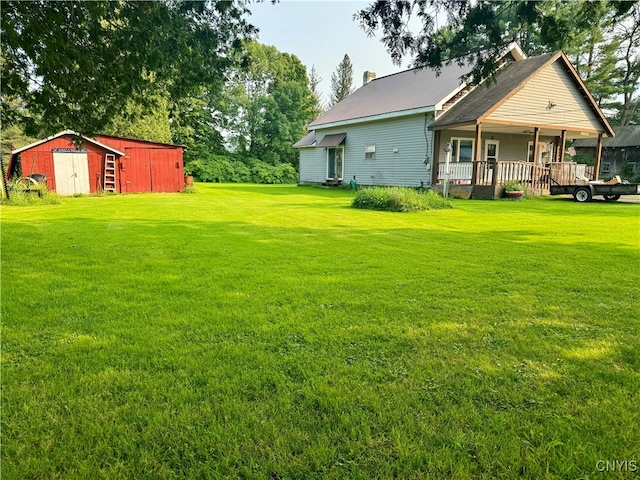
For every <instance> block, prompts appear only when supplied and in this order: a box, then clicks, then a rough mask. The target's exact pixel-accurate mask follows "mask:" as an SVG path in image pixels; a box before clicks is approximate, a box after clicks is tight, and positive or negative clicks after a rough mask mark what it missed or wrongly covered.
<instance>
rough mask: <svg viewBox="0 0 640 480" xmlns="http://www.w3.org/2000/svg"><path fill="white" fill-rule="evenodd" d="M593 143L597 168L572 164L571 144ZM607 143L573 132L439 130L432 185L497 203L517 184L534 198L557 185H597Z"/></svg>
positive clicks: (487, 126)
mask: <svg viewBox="0 0 640 480" xmlns="http://www.w3.org/2000/svg"><path fill="white" fill-rule="evenodd" d="M590 137H594V138H597V144H598V148H597V158H596V165H586V164H578V163H575V162H571V161H567V159H566V150H567V140H568V139H570V138H590ZM602 137H603V135H602V133H597V132H587V131H583V130H570V129H568V128H554V127H552V126H539V125H504V124H496V123H489V122H479V123H477V124H471V125H456V126H447V128H442V129H434V167H435V168H434V169H433V172H432V175H433V178H432V184H433V185H434V186H436V188H438V186H440V188H442V186H443V185H444V184H445V183H447V184H448V186H449V190H450V191H455V192H456V195H458V196H463V197H466V198H497V197H500V196H502V194H503V190H504V189H503V185H504V184H505V182H508V181H517V182H519V183H520V184H522V185H523V186H524V187H525V188H526V191H527V194H528V195H548V194H549V190H550V185H551V184H552V183H553V184H562V185H566V184H575V183H576V181H578V180H580V179H583V178H587V179H588V180H595V179H596V173H595V172H598V171H599V165H600V160H601V152H602ZM447 150H450V151H449V152H447ZM447 154H448V155H449V162H448V163H447V161H446V156H447ZM447 165H448V168H447Z"/></svg>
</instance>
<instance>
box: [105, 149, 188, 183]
mask: <svg viewBox="0 0 640 480" xmlns="http://www.w3.org/2000/svg"><path fill="white" fill-rule="evenodd" d="M95 139H96V140H97V141H98V142H100V143H103V144H105V145H108V146H109V147H112V148H115V149H116V150H119V151H121V152H124V154H125V155H124V157H123V158H121V159H120V160H119V162H118V165H117V166H118V169H117V172H116V184H117V185H118V191H120V192H121V193H127V192H179V191H180V190H182V187H183V186H184V165H183V161H182V147H179V146H177V145H167V144H162V143H153V142H145V141H142V140H135V139H129V138H120V137H110V136H96V137H95Z"/></svg>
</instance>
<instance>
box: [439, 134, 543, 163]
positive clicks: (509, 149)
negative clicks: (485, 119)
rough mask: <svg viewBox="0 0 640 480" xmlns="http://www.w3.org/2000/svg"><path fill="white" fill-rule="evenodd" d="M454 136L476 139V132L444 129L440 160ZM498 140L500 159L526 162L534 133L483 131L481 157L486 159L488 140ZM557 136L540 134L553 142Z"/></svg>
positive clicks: (442, 161)
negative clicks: (485, 152) (517, 133)
mask: <svg viewBox="0 0 640 480" xmlns="http://www.w3.org/2000/svg"><path fill="white" fill-rule="evenodd" d="M452 138H466V139H469V140H475V138H476V134H475V132H467V131H461V130H442V133H441V137H440V139H441V140H440V162H441V163H444V161H445V155H446V152H445V151H444V147H445V145H446V144H447V143H449V142H451V139H452ZM489 139H491V140H498V141H499V146H498V160H501V161H505V162H526V161H527V157H528V152H529V146H528V142H533V136H532V135H514V134H510V133H492V132H483V133H482V145H481V148H482V150H481V157H480V158H481V159H482V160H484V149H485V143H486V141H487V140H489ZM553 141H555V137H547V136H540V142H553Z"/></svg>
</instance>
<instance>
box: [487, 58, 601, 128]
mask: <svg viewBox="0 0 640 480" xmlns="http://www.w3.org/2000/svg"><path fill="white" fill-rule="evenodd" d="M487 120H488V121H502V122H505V123H513V124H515V125H519V124H523V123H528V124H532V123H534V124H537V125H540V126H543V125H547V126H552V125H553V126H559V127H564V128H563V129H564V130H571V131H576V130H584V131H588V132H601V131H602V124H601V122H600V121H599V119H598V117H597V115H596V113H595V112H594V111H593V109H592V108H591V105H590V104H589V103H588V102H587V100H586V99H585V98H584V97H583V96H582V93H581V92H580V90H579V89H578V88H576V85H575V81H574V79H573V78H572V77H571V75H570V74H569V73H568V72H567V71H566V70H565V67H564V66H563V65H562V62H561V60H556V61H555V62H554V63H552V64H551V65H549V66H547V67H546V68H544V69H542V70H541V71H540V72H538V73H537V74H536V75H535V76H534V77H533V78H532V79H531V80H530V81H528V82H527V83H526V84H525V85H524V86H523V88H522V89H520V90H519V91H518V92H517V93H515V94H514V95H513V96H512V97H511V98H509V99H508V100H507V101H506V102H504V103H503V104H502V105H501V106H500V107H498V108H497V109H496V110H495V111H494V112H493V113H491V115H489V116H488V117H487Z"/></svg>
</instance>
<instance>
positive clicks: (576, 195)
mask: <svg viewBox="0 0 640 480" xmlns="http://www.w3.org/2000/svg"><path fill="white" fill-rule="evenodd" d="M573 199H574V200H575V201H576V202H580V203H584V202H590V201H591V189H590V188H588V187H582V188H576V191H575V192H573Z"/></svg>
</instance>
